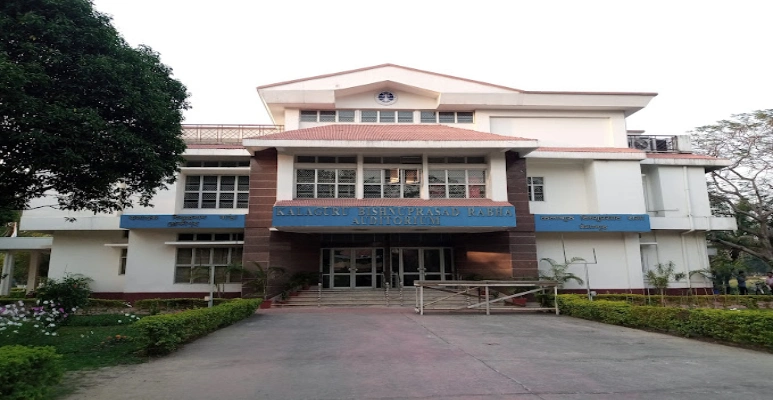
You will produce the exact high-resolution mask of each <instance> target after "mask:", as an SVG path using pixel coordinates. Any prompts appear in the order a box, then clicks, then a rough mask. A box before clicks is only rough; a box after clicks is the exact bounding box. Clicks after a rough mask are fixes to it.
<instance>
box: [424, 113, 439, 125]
mask: <svg viewBox="0 0 773 400" xmlns="http://www.w3.org/2000/svg"><path fill="white" fill-rule="evenodd" d="M421 122H422V123H424V124H427V123H429V124H434V123H436V122H437V118H436V116H435V112H434V111H422V112H421Z"/></svg>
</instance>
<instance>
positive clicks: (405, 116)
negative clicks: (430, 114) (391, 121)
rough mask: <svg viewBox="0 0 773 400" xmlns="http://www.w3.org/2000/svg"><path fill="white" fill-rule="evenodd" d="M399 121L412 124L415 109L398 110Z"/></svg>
mask: <svg viewBox="0 0 773 400" xmlns="http://www.w3.org/2000/svg"><path fill="white" fill-rule="evenodd" d="M397 122H399V123H401V124H412V123H413V111H398V112H397Z"/></svg>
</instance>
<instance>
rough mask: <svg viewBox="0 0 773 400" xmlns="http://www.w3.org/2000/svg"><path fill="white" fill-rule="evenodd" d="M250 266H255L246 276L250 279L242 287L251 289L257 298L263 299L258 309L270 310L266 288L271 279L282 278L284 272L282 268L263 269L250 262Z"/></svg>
mask: <svg viewBox="0 0 773 400" xmlns="http://www.w3.org/2000/svg"><path fill="white" fill-rule="evenodd" d="M252 265H254V266H255V269H253V270H249V273H248V274H247V275H249V278H250V279H249V280H246V281H245V282H244V285H245V286H246V287H248V288H250V289H252V290H253V291H254V292H255V294H257V295H258V296H260V297H263V302H262V303H261V304H260V308H271V300H270V299H269V298H268V294H269V291H268V288H269V287H270V284H271V281H272V280H273V279H275V278H279V277H281V276H283V275H284V274H285V272H286V271H285V269H284V268H282V267H263V266H262V265H261V264H260V263H259V262H257V261H252Z"/></svg>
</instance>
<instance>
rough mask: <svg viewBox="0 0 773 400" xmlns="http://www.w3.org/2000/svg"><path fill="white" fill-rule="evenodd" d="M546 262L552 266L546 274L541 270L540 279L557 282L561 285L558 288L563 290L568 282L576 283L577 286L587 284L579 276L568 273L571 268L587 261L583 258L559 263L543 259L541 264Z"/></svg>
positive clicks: (573, 258)
mask: <svg viewBox="0 0 773 400" xmlns="http://www.w3.org/2000/svg"><path fill="white" fill-rule="evenodd" d="M542 261H545V262H547V263H548V264H550V269H549V270H548V271H547V272H546V271H543V270H540V272H539V277H540V279H545V280H550V281H556V282H558V283H559V285H558V287H559V288H562V287H563V286H564V284H565V283H566V282H569V281H575V282H577V284H579V285H582V284H583V283H585V281H583V280H582V279H581V278H580V277H579V276H577V275H575V274H573V273H571V272H569V271H568V269H569V267H570V266H572V264H574V263H578V264H579V263H584V262H585V259H584V258H581V257H572V258H571V259H570V260H568V261H566V262H564V263H559V262H557V261H556V260H554V259H552V258H542V259H540V262H542Z"/></svg>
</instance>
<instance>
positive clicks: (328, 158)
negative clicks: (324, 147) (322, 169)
mask: <svg viewBox="0 0 773 400" xmlns="http://www.w3.org/2000/svg"><path fill="white" fill-rule="evenodd" d="M317 162H318V163H329V164H334V163H335V162H336V158H335V157H332V156H319V157H317Z"/></svg>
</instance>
